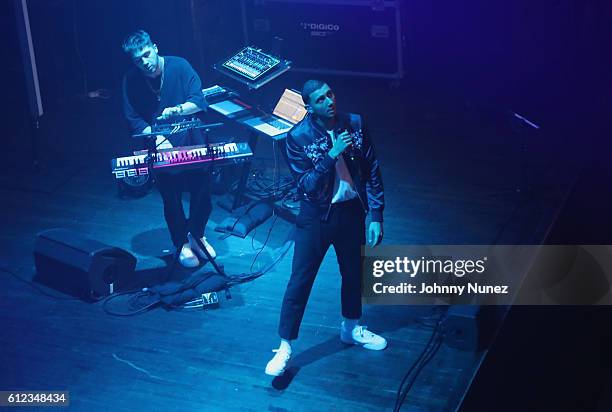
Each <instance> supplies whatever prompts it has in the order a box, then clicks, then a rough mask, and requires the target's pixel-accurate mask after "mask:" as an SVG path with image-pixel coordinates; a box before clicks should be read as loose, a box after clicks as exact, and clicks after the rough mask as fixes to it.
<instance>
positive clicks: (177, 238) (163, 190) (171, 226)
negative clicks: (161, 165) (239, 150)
mask: <svg viewBox="0 0 612 412" xmlns="http://www.w3.org/2000/svg"><path fill="white" fill-rule="evenodd" d="M155 178H156V180H157V188H158V190H159V193H160V194H161V197H162V200H163V202H164V217H165V218H166V224H167V225H168V230H169V231H170V237H171V238H172V243H173V244H174V246H175V247H176V248H177V249H180V248H181V247H183V244H185V243H187V232H191V234H192V235H194V236H197V237H202V236H204V228H205V227H206V223H207V222H208V218H209V217H210V212H211V211H212V202H211V199H210V194H211V188H210V185H211V173H210V169H194V170H186V171H183V172H180V173H176V174H170V173H157V175H156V176H155ZM184 192H187V193H189V197H190V198H189V218H187V217H186V216H185V210H184V209H183V202H182V195H183V193H184Z"/></svg>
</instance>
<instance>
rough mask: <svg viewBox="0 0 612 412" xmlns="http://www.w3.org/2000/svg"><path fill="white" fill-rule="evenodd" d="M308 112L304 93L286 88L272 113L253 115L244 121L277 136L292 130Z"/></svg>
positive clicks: (263, 131)
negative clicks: (303, 99) (303, 98)
mask: <svg viewBox="0 0 612 412" xmlns="http://www.w3.org/2000/svg"><path fill="white" fill-rule="evenodd" d="M306 113H308V110H306V107H305V106H304V102H303V101H302V95H301V94H299V93H298V92H295V91H293V90H289V89H285V91H284V92H283V94H282V95H281V97H280V99H279V100H278V102H277V103H276V107H274V112H272V114H271V115H265V116H258V117H253V118H250V119H247V120H243V121H242V123H244V124H246V125H248V126H250V127H252V128H254V129H256V130H258V131H260V132H262V133H264V134H266V135H268V136H270V137H275V136H279V135H282V134H284V133H287V132H288V131H289V130H291V128H292V127H293V126H295V125H296V124H297V123H298V122H299V121H300V120H302V119H303V118H304V116H306Z"/></svg>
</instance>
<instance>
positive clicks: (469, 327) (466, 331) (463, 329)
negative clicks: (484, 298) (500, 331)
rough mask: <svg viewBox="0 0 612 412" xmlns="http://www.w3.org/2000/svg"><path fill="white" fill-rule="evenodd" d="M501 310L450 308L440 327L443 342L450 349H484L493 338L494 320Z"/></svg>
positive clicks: (481, 307) (493, 307) (487, 307)
mask: <svg viewBox="0 0 612 412" xmlns="http://www.w3.org/2000/svg"><path fill="white" fill-rule="evenodd" d="M501 315H502V310H501V309H500V308H499V307H495V306H479V305H454V306H450V307H449V309H448V311H447V312H446V316H445V317H444V320H443V321H442V324H441V325H440V326H441V328H442V332H443V333H444V341H445V342H446V344H447V345H448V346H450V347H453V348H457V349H461V350H466V351H477V350H479V349H482V348H483V347H485V346H486V345H487V344H488V343H489V342H490V339H491V338H492V336H493V333H494V331H495V326H496V324H497V322H496V319H498V318H499V317H500V316H501Z"/></svg>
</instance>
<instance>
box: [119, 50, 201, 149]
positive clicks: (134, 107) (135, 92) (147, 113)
mask: <svg viewBox="0 0 612 412" xmlns="http://www.w3.org/2000/svg"><path fill="white" fill-rule="evenodd" d="M163 57H164V72H165V73H164V82H163V84H162V85H161V90H160V96H159V100H158V99H157V96H156V94H155V92H154V91H153V90H152V88H151V85H150V84H148V83H147V79H146V78H145V76H144V75H143V74H142V72H141V71H140V70H139V69H138V68H136V67H132V68H131V70H129V71H128V72H127V73H126V74H125V76H124V77H123V113H124V115H125V118H126V119H127V121H128V123H129V127H130V132H131V133H132V134H136V133H142V131H143V130H144V129H145V127H147V126H152V125H154V124H160V123H173V122H178V121H180V120H182V119H185V118H186V117H185V116H182V117H172V118H170V119H168V120H166V121H159V120H157V119H156V118H157V116H159V115H160V114H161V112H162V110H163V109H164V108H166V107H172V106H176V105H177V104H181V103H185V102H191V103H193V104H195V105H196V106H198V107H199V108H200V109H204V108H205V107H206V105H205V103H204V96H203V95H202V82H201V80H200V76H198V74H197V73H196V72H195V70H194V69H193V68H192V67H191V65H190V64H189V62H188V61H187V60H185V59H183V58H182V57H175V56H163ZM191 116H193V115H190V116H189V117H191ZM168 139H169V140H170V143H172V146H174V147H177V146H192V145H199V144H204V143H205V141H204V136H203V134H202V131H201V130H198V129H192V130H188V131H186V132H184V133H176V134H173V135H170V136H169V137H168Z"/></svg>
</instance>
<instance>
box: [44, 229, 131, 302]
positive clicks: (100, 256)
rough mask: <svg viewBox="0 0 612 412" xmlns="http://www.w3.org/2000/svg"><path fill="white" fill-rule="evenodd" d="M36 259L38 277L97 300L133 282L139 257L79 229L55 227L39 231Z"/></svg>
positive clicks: (55, 286) (76, 293) (68, 291)
mask: <svg viewBox="0 0 612 412" xmlns="http://www.w3.org/2000/svg"><path fill="white" fill-rule="evenodd" d="M34 263H35V265H36V272H37V273H36V276H35V278H34V279H35V280H36V281H38V282H40V283H43V284H45V285H47V286H50V287H52V288H54V289H57V290H59V291H60V292H63V293H67V294H69V295H72V296H76V297H79V298H82V299H85V300H97V299H100V298H102V297H104V296H108V295H110V294H111V293H113V292H117V291H122V290H126V289H127V288H128V287H130V286H131V284H132V281H133V280H134V268H135V267H136V258H135V257H134V256H133V255H132V254H130V253H129V252H126V251H125V250H122V249H119V248H116V247H112V246H108V245H105V244H104V243H101V242H98V241H96V240H92V239H87V238H85V237H83V236H82V235H80V234H77V233H75V232H71V231H69V230H65V229H51V230H47V231H44V232H40V233H38V234H37V235H36V241H35V244H34Z"/></svg>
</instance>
